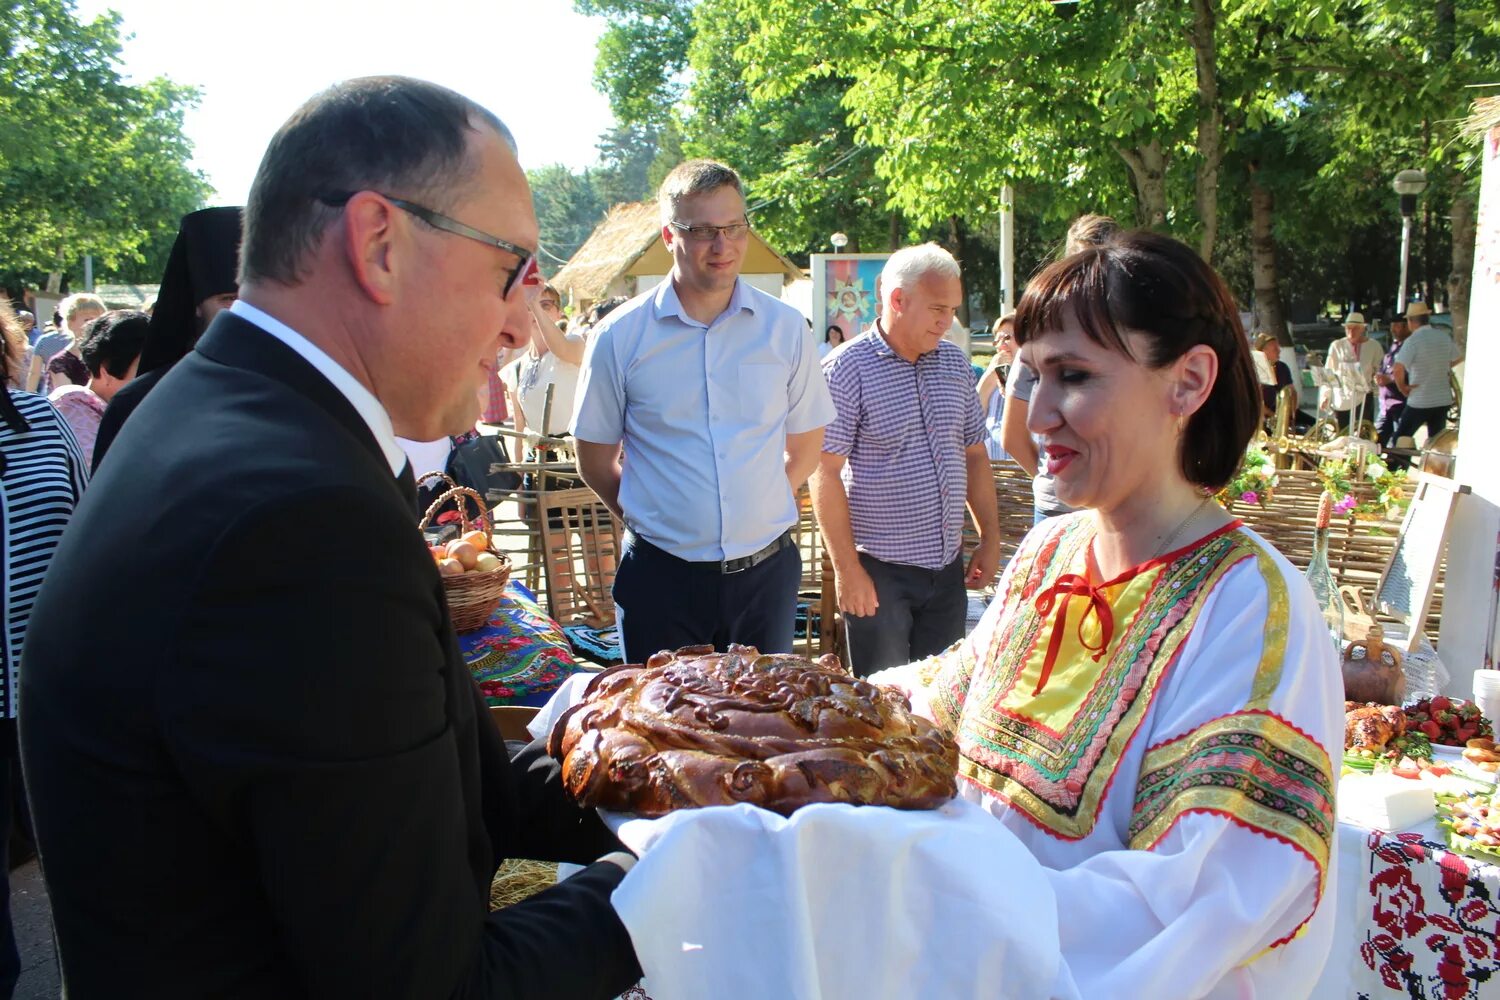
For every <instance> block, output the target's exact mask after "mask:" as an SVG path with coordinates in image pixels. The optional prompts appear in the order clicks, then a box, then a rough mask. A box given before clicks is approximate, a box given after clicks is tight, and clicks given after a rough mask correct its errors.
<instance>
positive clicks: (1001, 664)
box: [934, 518, 1256, 839]
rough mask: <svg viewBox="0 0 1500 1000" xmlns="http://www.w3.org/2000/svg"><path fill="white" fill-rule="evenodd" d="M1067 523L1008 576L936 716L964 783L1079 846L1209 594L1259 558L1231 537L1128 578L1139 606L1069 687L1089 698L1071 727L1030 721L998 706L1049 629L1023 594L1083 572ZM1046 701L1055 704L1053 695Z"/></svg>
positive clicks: (1075, 535) (1074, 533)
mask: <svg viewBox="0 0 1500 1000" xmlns="http://www.w3.org/2000/svg"><path fill="white" fill-rule="evenodd" d="M1070 521H1071V523H1069V524H1068V525H1067V526H1066V527H1064V528H1063V529H1061V530H1059V531H1056V532H1054V533H1053V534H1052V535H1050V536H1049V537H1048V538H1047V540H1046V542H1045V543H1044V544H1043V545H1041V546H1040V547H1039V550H1038V551H1037V552H1036V553H1035V555H1034V556H1033V561H1032V564H1031V565H1026V564H1024V563H1023V564H1022V565H1020V566H1016V567H1014V568H1015V569H1016V571H1017V572H1016V576H1015V577H1014V578H1013V580H1012V586H1011V588H1010V590H1009V592H1008V593H1007V595H1006V600H1007V608H1006V613H1005V615H1004V617H1003V619H1002V620H1001V621H999V622H997V623H996V627H995V630H994V634H993V635H992V636H991V637H989V638H988V642H987V643H986V646H987V648H985V649H984V650H983V652H982V653H981V654H980V655H977V656H976V657H975V659H976V661H977V663H978V666H977V667H975V666H969V667H968V669H967V670H960V671H956V672H955V673H957V674H959V676H956V677H953V678H952V679H951V680H952V681H954V682H960V683H961V684H962V690H954V689H953V687H951V686H949V685H941V686H939V688H938V690H937V692H936V694H937V697H936V698H935V699H934V707H935V709H936V710H937V711H938V712H940V713H941V714H942V715H944V716H945V717H959V719H960V721H959V724H958V727H957V739H958V744H959V754H960V759H959V774H960V775H962V776H963V777H965V778H968V779H969V780H971V781H972V782H974V783H975V784H976V785H978V786H980V787H982V788H985V789H987V790H989V791H990V792H992V793H994V794H997V795H999V796H1001V797H1002V798H1004V799H1005V800H1006V801H1008V802H1010V803H1011V805H1012V806H1013V807H1015V808H1017V809H1019V810H1020V811H1021V812H1022V813H1023V814H1024V815H1026V817H1027V818H1028V819H1030V820H1031V821H1032V822H1034V823H1036V824H1037V825H1038V826H1040V827H1041V828H1043V829H1045V830H1047V831H1048V832H1050V833H1052V834H1053V835H1054V836H1058V837H1062V838H1066V839H1081V838H1083V837H1086V836H1088V835H1089V833H1091V832H1092V831H1093V829H1094V826H1095V824H1096V822H1097V820H1098V814H1099V810H1100V808H1101V807H1102V804H1103V801H1104V796H1105V794H1106V792H1107V791H1108V788H1109V785H1110V782H1111V781H1112V780H1113V778H1114V774H1115V770H1116V769H1117V768H1118V766H1119V763H1120V760H1121V759H1122V757H1123V756H1124V753H1125V751H1126V748H1127V747H1128V746H1129V745H1130V742H1131V740H1132V739H1133V738H1134V737H1135V735H1136V733H1137V731H1138V730H1139V728H1140V726H1141V724H1142V723H1143V721H1144V719H1145V716H1146V713H1147V711H1148V709H1149V708H1150V705H1151V703H1152V701H1153V699H1154V697H1155V695H1156V692H1157V690H1158V689H1159V688H1160V685H1161V684H1162V682H1163V680H1164V678H1165V677H1166V675H1167V674H1168V672H1169V670H1170V667H1171V664H1172V663H1173V662H1174V661H1175V659H1176V656H1177V653H1178V650H1179V649H1180V648H1181V645H1182V643H1183V642H1185V641H1186V640H1187V638H1188V636H1189V635H1190V634H1191V633H1192V630H1193V627H1194V626H1195V625H1196V623H1197V620H1198V614H1199V612H1200V610H1201V608H1202V605H1203V603H1204V601H1205V600H1206V599H1207V596H1208V594H1209V593H1211V592H1212V590H1213V588H1214V586H1215V585H1216V584H1217V583H1218V582H1219V580H1220V579H1221V578H1222V577H1223V575H1224V574H1225V573H1227V572H1229V570H1230V569H1231V568H1233V567H1234V566H1235V565H1236V564H1238V563H1239V562H1241V561H1242V560H1244V559H1247V558H1251V557H1252V556H1253V554H1254V552H1255V551H1256V549H1255V545H1254V543H1253V542H1252V541H1251V540H1250V539H1249V538H1248V536H1246V535H1244V534H1243V533H1240V532H1227V533H1225V534H1222V535H1218V536H1214V537H1210V538H1209V539H1208V540H1206V541H1204V542H1203V543H1202V544H1200V545H1198V546H1196V547H1195V548H1192V549H1188V550H1183V551H1182V552H1180V553H1178V554H1177V555H1176V556H1175V557H1174V558H1172V559H1171V560H1170V561H1169V562H1168V563H1166V564H1163V565H1160V566H1155V567H1151V568H1150V569H1149V570H1147V571H1145V572H1142V573H1141V574H1139V575H1138V576H1137V577H1135V578H1134V579H1133V580H1132V582H1131V583H1130V584H1129V586H1132V587H1134V588H1135V591H1134V592H1135V593H1138V594H1139V597H1138V598H1132V599H1130V600H1129V601H1128V602H1127V604H1128V605H1130V606H1133V607H1134V608H1135V610H1134V612H1133V613H1130V614H1127V615H1124V616H1121V615H1120V613H1119V611H1118V610H1117V611H1116V620H1115V621H1114V622H1113V624H1114V636H1113V641H1112V642H1111V643H1110V647H1109V649H1108V650H1107V651H1106V656H1105V659H1104V661H1103V662H1102V663H1101V664H1100V665H1099V666H1098V667H1097V668H1096V669H1095V670H1093V671H1089V672H1088V673H1087V675H1076V671H1075V675H1076V676H1075V677H1074V678H1073V679H1072V680H1070V682H1069V683H1071V684H1074V685H1075V686H1076V685H1078V684H1079V683H1080V681H1081V680H1083V681H1086V682H1087V683H1088V684H1089V685H1090V687H1089V689H1088V690H1086V691H1085V690H1077V692H1076V695H1071V696H1069V700H1070V701H1072V702H1073V704H1071V705H1070V706H1069V707H1068V710H1067V711H1068V714H1067V716H1065V717H1054V718H1045V717H1041V716H1037V717H1033V716H1034V715H1035V713H1031V714H1028V713H1027V711H1026V709H1025V708H1024V707H1022V708H1019V709H1018V708H1016V707H1007V705H1006V701H1007V696H1008V694H1009V692H1010V691H1011V690H1012V689H1013V688H1014V687H1015V685H1016V683H1017V682H1018V681H1019V678H1020V674H1021V672H1022V671H1023V670H1024V669H1025V668H1026V664H1027V663H1028V661H1029V660H1030V659H1031V657H1032V654H1033V652H1034V650H1035V647H1036V645H1037V644H1038V643H1039V642H1042V641H1044V639H1043V633H1044V632H1045V631H1046V630H1047V626H1048V625H1049V623H1048V622H1047V621H1046V619H1045V618H1044V617H1043V616H1042V615H1040V614H1039V613H1038V612H1037V609H1036V608H1035V607H1034V606H1033V603H1032V600H1031V595H1033V594H1037V593H1040V592H1043V591H1045V588H1047V587H1048V586H1049V585H1050V584H1051V583H1053V582H1054V581H1055V580H1056V579H1057V578H1058V577H1060V576H1061V575H1062V574H1064V573H1066V572H1070V571H1072V569H1073V567H1074V566H1076V565H1079V564H1081V560H1082V559H1083V558H1084V552H1085V551H1086V548H1087V545H1088V543H1089V541H1090V539H1091V537H1092V533H1091V531H1090V530H1089V525H1088V523H1087V522H1086V521H1085V520H1084V519H1082V518H1071V519H1070ZM1016 561H1017V562H1018V563H1019V562H1021V558H1020V557H1019V556H1018V558H1017V560H1016ZM1036 567H1045V568H1044V569H1042V570H1041V572H1036V569H1035V568H1036ZM974 638H976V639H977V638H979V637H978V636H977V635H976V636H975V637H974ZM966 666H967V665H966ZM965 674H967V675H968V676H964V675H965ZM1053 686H1054V687H1055V686H1057V682H1056V681H1054V682H1053ZM1062 693H1063V692H1062V691H1060V692H1059V694H1062ZM1048 694H1049V695H1052V696H1053V697H1054V698H1055V697H1057V696H1056V695H1053V693H1052V691H1051V688H1049V689H1048ZM960 706H961V708H960ZM939 721H942V722H946V719H943V720H939Z"/></svg>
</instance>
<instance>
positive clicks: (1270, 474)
mask: <svg viewBox="0 0 1500 1000" xmlns="http://www.w3.org/2000/svg"><path fill="white" fill-rule="evenodd" d="M1279 481H1280V480H1279V479H1278V478H1277V476H1276V464H1275V463H1274V462H1272V461H1271V456H1270V455H1267V454H1266V452H1265V449H1264V448H1262V447H1261V446H1259V445H1256V444H1251V445H1250V447H1249V448H1247V449H1245V457H1244V460H1243V461H1241V462H1240V470H1239V472H1237V473H1235V476H1234V478H1233V479H1231V480H1230V481H1229V485H1227V486H1225V487H1224V488H1223V489H1222V490H1220V491H1219V492H1218V495H1217V496H1216V497H1215V499H1217V500H1218V501H1219V503H1220V504H1222V505H1223V506H1224V507H1226V508H1228V507H1232V506H1233V505H1234V504H1236V503H1244V504H1253V505H1255V506H1257V507H1260V508H1262V509H1264V508H1265V506H1266V504H1268V503H1270V502H1271V497H1272V496H1273V495H1275V492H1276V486H1277V484H1278V483H1279Z"/></svg>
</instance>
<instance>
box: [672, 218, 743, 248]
mask: <svg viewBox="0 0 1500 1000" xmlns="http://www.w3.org/2000/svg"><path fill="white" fill-rule="evenodd" d="M667 225H669V226H671V227H672V228H673V229H675V230H677V231H678V232H679V233H681V234H682V235H683V236H684V237H685V238H687V239H689V240H692V241H693V242H694V243H712V242H713V241H714V240H716V239H718V237H719V234H720V233H723V234H724V238H725V239H726V240H729V241H730V242H736V241H738V240H742V239H744V238H745V237H746V236H748V235H749V234H750V223H748V222H731V223H730V224H729V225H727V226H684V225H683V224H682V223H680V222H668V223H667Z"/></svg>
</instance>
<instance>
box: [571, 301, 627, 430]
mask: <svg viewBox="0 0 1500 1000" xmlns="http://www.w3.org/2000/svg"><path fill="white" fill-rule="evenodd" d="M614 347H615V330H614V327H613V326H609V327H605V328H604V329H603V330H599V331H596V332H595V334H594V335H593V336H591V337H589V342H588V346H587V347H586V348H584V353H583V364H582V365H581V366H579V375H578V389H577V396H576V397H575V398H574V400H573V419H572V420H571V421H570V423H569V430H570V431H571V432H572V434H573V436H574V437H575V438H577V439H578V440H580V441H590V442H593V443H594V444H617V443H619V442H620V440H621V439H623V438H624V437H625V384H624V381H623V379H622V378H621V375H620V369H619V365H618V364H617V362H616V359H615V351H614Z"/></svg>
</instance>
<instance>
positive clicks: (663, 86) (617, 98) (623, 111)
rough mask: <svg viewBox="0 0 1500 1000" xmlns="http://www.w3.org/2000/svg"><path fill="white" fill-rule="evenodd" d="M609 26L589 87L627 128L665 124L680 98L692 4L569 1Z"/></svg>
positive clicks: (677, 0)
mask: <svg viewBox="0 0 1500 1000" xmlns="http://www.w3.org/2000/svg"><path fill="white" fill-rule="evenodd" d="M573 7H574V9H575V10H577V11H578V13H580V14H583V15H586V16H588V17H603V18H606V19H607V20H608V21H609V26H608V27H607V28H605V30H604V33H603V34H602V35H600V36H599V48H598V52H597V55H596V57H595V60H594V86H595V87H597V88H598V89H599V91H600V92H601V93H603V94H604V95H605V96H606V97H608V98H609V107H610V110H611V111H613V112H614V113H615V118H616V119H617V120H619V121H620V122H623V123H626V124H630V125H645V126H656V127H657V128H658V129H659V128H661V127H662V126H665V125H666V124H667V122H668V120H669V118H670V115H671V108H672V106H673V105H674V104H676V102H677V100H678V98H679V97H680V96H681V95H682V90H683V81H682V79H681V74H682V70H683V69H684V67H686V65H687V53H688V46H689V45H690V44H691V43H692V40H693V27H692V24H693V16H692V15H693V0H574V3H573Z"/></svg>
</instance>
